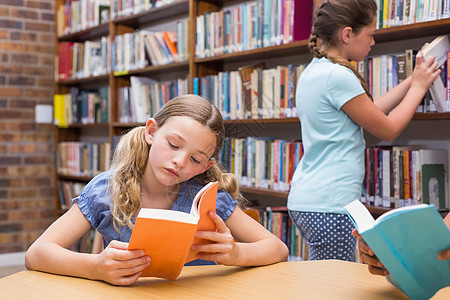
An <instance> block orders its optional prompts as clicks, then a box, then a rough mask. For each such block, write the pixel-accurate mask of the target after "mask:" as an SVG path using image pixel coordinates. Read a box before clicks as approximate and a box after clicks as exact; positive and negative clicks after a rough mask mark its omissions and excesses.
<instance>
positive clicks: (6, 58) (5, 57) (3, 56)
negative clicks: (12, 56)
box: [0, 33, 9, 62]
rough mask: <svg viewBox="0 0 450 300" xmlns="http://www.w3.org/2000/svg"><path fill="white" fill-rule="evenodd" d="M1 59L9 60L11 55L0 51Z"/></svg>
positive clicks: (2, 60) (3, 60)
mask: <svg viewBox="0 0 450 300" xmlns="http://www.w3.org/2000/svg"><path fill="white" fill-rule="evenodd" d="M0 38H1V33H0ZM0 61H1V62H7V61H9V55H8V54H7V53H0Z"/></svg>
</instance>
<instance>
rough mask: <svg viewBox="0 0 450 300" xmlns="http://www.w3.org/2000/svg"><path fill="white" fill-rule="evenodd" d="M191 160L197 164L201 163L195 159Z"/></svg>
mask: <svg viewBox="0 0 450 300" xmlns="http://www.w3.org/2000/svg"><path fill="white" fill-rule="evenodd" d="M191 159H192V161H193V162H194V163H195V164H199V163H200V161H198V160H196V159H195V157H191Z"/></svg>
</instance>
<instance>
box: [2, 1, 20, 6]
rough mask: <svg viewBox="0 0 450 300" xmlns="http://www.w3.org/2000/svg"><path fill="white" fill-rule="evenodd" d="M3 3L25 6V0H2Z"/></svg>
mask: <svg viewBox="0 0 450 300" xmlns="http://www.w3.org/2000/svg"><path fill="white" fill-rule="evenodd" d="M2 5H8V6H23V0H2Z"/></svg>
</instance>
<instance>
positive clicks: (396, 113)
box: [342, 52, 440, 141]
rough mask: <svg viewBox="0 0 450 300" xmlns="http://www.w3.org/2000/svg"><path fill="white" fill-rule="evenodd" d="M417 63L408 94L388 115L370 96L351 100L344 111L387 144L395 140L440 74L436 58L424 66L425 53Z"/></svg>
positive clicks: (361, 96)
mask: <svg viewBox="0 0 450 300" xmlns="http://www.w3.org/2000/svg"><path fill="white" fill-rule="evenodd" d="M416 61H417V62H416V68H415V69H414V73H413V75H412V78H411V84H410V87H409V89H408V91H407V93H406V94H405V96H404V98H403V100H402V101H401V102H400V103H399V104H398V105H397V106H396V107H395V109H394V110H392V111H391V112H390V113H389V114H388V115H386V114H385V113H384V112H383V111H381V110H380V109H378V107H377V106H376V105H375V104H374V103H373V102H372V101H371V100H370V98H369V97H368V96H367V95H366V94H361V95H359V96H356V97H355V98H353V99H351V100H349V101H348V102H347V103H345V104H344V105H343V106H342V110H343V111H344V112H345V113H346V114H347V115H348V116H349V117H350V118H351V119H352V120H353V121H354V122H356V123H358V124H359V125H361V126H362V127H363V128H364V129H366V130H367V131H368V132H370V133H371V134H373V135H374V136H376V137H378V138H380V139H383V140H386V141H392V140H394V139H395V138H397V137H398V136H399V134H400V133H401V132H402V131H403V130H404V129H405V128H406V126H407V125H408V123H409V121H411V119H412V117H413V116H414V113H415V110H416V108H417V106H418V105H419V104H420V102H421V101H422V99H423V97H424V96H425V93H426V92H427V90H428V88H429V87H430V85H431V84H432V83H433V81H434V79H436V77H437V76H438V75H439V73H440V70H439V69H436V66H437V62H435V61H434V59H433V58H429V59H427V60H426V61H425V62H423V57H422V52H419V54H418V55H417V59H416ZM399 94H401V93H400V92H399Z"/></svg>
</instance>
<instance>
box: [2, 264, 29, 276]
mask: <svg viewBox="0 0 450 300" xmlns="http://www.w3.org/2000/svg"><path fill="white" fill-rule="evenodd" d="M23 270H25V267H24V266H14V267H0V278H1V277H5V276H8V275H11V274H14V273H17V272H20V271H23Z"/></svg>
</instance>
